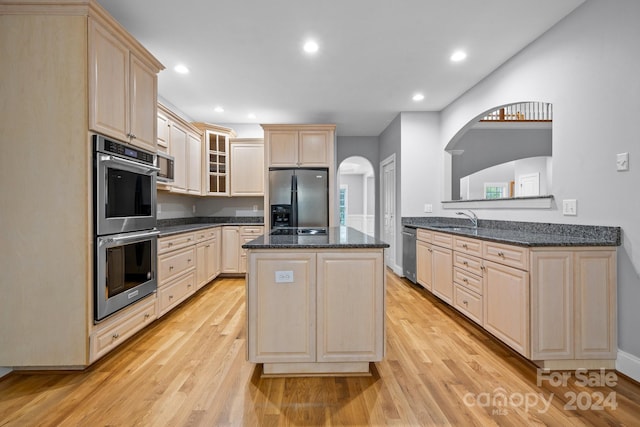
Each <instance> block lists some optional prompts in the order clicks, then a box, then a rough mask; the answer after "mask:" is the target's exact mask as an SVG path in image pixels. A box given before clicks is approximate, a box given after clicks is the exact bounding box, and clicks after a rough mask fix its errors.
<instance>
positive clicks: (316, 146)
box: [298, 131, 331, 167]
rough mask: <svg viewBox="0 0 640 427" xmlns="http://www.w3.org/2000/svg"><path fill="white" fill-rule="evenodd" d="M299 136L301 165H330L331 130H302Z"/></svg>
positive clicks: (299, 161) (299, 160)
mask: <svg viewBox="0 0 640 427" xmlns="http://www.w3.org/2000/svg"><path fill="white" fill-rule="evenodd" d="M298 137H299V139H300V140H299V143H298V165H299V166H327V167H328V166H329V163H331V159H330V158H329V155H330V150H329V132H327V131H300V133H299V136H298Z"/></svg>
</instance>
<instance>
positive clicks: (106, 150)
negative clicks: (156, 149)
mask: <svg viewBox="0 0 640 427" xmlns="http://www.w3.org/2000/svg"><path fill="white" fill-rule="evenodd" d="M93 139H94V144H95V169H94V170H95V189H94V198H95V218H96V221H95V226H96V234H97V235H99V236H102V235H105V234H115V233H124V232H127V231H137V230H145V229H151V228H154V227H155V226H156V179H157V178H156V173H157V171H158V168H157V167H156V155H155V154H153V153H150V152H147V151H144V150H141V149H140V148H137V147H133V146H131V145H128V144H125V143H122V142H119V141H114V140H110V139H107V138H105V137H103V136H101V135H94V138H93Z"/></svg>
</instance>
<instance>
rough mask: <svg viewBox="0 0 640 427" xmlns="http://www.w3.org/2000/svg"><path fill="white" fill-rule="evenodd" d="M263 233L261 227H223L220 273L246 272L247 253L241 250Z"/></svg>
mask: <svg viewBox="0 0 640 427" xmlns="http://www.w3.org/2000/svg"><path fill="white" fill-rule="evenodd" d="M263 233H264V227H263V226H261V225H241V226H237V225H236V226H224V227H223V228H222V241H223V245H222V246H223V252H222V273H240V274H244V273H246V272H247V251H246V250H245V249H243V248H242V245H244V244H245V243H247V242H250V241H252V240H254V239H256V238H257V237H259V236H260V235H262V234H263Z"/></svg>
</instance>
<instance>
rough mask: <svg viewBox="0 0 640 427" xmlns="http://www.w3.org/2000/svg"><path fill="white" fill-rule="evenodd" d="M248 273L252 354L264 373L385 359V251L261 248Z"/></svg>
mask: <svg viewBox="0 0 640 427" xmlns="http://www.w3.org/2000/svg"><path fill="white" fill-rule="evenodd" d="M247 276H248V280H247V312H248V355H249V361H251V362H254V363H265V367H264V369H265V373H278V372H271V371H270V368H271V366H269V365H268V364H276V366H278V368H277V369H282V370H283V371H282V372H289V373H291V372H303V371H307V372H317V369H325V368H326V369H341V365H340V363H347V365H346V368H347V369H348V368H349V367H350V365H348V363H350V362H365V363H364V366H365V367H366V369H368V362H370V361H379V360H382V357H383V355H384V269H383V255H382V250H379V251H366V250H355V251H354V250H346V251H326V252H325V251H318V252H311V251H304V250H303V251H296V252H287V251H280V250H277V251H276V250H271V251H269V250H265V251H254V252H250V255H249V273H248V275H247ZM325 362H330V363H326V364H325ZM300 363H301V364H302V365H295V364H300ZM282 364H293V365H286V366H283V365H282ZM343 368H344V366H343Z"/></svg>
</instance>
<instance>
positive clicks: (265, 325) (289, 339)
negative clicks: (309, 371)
mask: <svg viewBox="0 0 640 427" xmlns="http://www.w3.org/2000/svg"><path fill="white" fill-rule="evenodd" d="M249 262H250V269H249V271H250V274H249V275H248V278H247V286H248V289H247V309H248V314H249V315H248V350H249V360H250V361H251V362H255V363H261V362H262V363H269V362H274V363H276V362H314V361H315V360H316V347H315V343H316V340H315V338H316V333H315V331H316V317H315V303H316V296H315V285H316V283H315V280H316V257H315V254H311V253H302V254H294V253H263V254H260V255H259V256H254V257H251V258H250V261H249Z"/></svg>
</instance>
